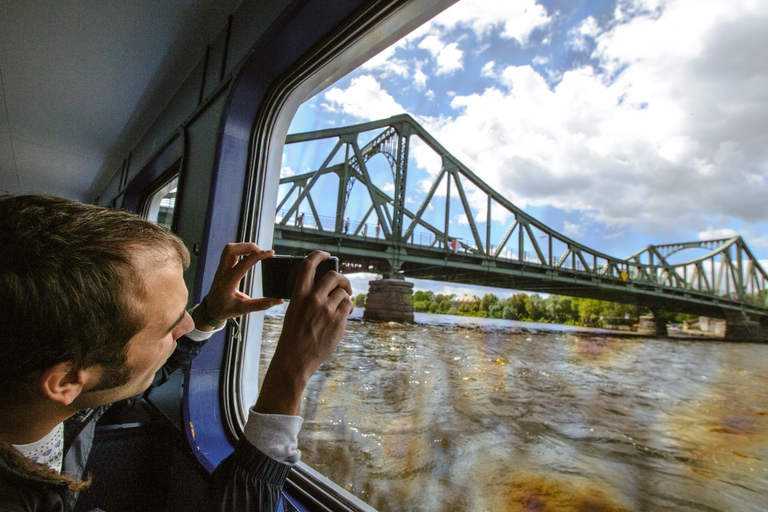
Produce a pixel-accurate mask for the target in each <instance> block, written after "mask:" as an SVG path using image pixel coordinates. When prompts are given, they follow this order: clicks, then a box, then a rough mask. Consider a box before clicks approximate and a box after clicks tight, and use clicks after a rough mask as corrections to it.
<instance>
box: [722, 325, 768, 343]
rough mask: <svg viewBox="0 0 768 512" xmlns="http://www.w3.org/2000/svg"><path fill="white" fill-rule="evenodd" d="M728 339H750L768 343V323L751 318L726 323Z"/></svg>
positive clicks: (754, 341) (749, 340)
mask: <svg viewBox="0 0 768 512" xmlns="http://www.w3.org/2000/svg"><path fill="white" fill-rule="evenodd" d="M725 340H726V341H748V342H753V343H768V324H766V323H761V322H753V321H749V320H740V321H732V320H730V319H729V320H728V321H727V322H726V324H725Z"/></svg>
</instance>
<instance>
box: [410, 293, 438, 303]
mask: <svg viewBox="0 0 768 512" xmlns="http://www.w3.org/2000/svg"><path fill="white" fill-rule="evenodd" d="M433 299H434V293H433V292H413V301H414V302H416V301H425V302H432V300H433Z"/></svg>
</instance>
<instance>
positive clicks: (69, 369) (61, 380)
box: [38, 361, 86, 405]
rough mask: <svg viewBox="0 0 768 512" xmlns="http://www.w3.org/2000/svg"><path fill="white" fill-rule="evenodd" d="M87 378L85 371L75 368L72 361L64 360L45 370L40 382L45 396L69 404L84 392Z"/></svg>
mask: <svg viewBox="0 0 768 512" xmlns="http://www.w3.org/2000/svg"><path fill="white" fill-rule="evenodd" d="M85 380H86V375H85V371H83V370H74V369H73V365H72V362H71V361H63V362H61V363H57V364H55V365H54V366H51V367H50V368H48V369H47V370H45V371H43V373H42V374H41V375H40V380H39V381H38V382H39V383H40V389H41V390H42V392H43V393H44V394H45V396H47V397H48V398H50V399H51V400H53V401H55V402H59V403H61V404H64V405H69V404H71V403H72V401H73V400H74V399H75V398H77V397H78V396H79V395H80V393H81V392H82V390H83V385H84V384H85Z"/></svg>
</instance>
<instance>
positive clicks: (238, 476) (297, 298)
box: [208, 251, 354, 511]
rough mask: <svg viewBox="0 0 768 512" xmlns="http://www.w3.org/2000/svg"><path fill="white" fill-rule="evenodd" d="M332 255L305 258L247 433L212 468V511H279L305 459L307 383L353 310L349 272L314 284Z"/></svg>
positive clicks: (315, 254) (209, 503)
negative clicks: (302, 431) (292, 474)
mask: <svg viewBox="0 0 768 512" xmlns="http://www.w3.org/2000/svg"><path fill="white" fill-rule="evenodd" d="M329 257H330V255H329V254H328V253H326V252H320V251H315V252H313V253H312V254H310V255H309V256H308V257H307V259H306V260H305V261H304V263H303V264H302V268H301V272H300V273H299V276H298V279H297V282H296V288H295V289H294V292H293V296H292V297H291V302H290V304H289V305H288V310H287V311H286V314H285V320H284V322H283V332H282V334H281V335H280V339H279V341H278V344H277V349H276V350H275V355H274V356H273V358H272V361H271V362H270V365H269V368H268V369H267V374H266V376H265V377H264V382H263V384H262V388H261V391H260V392H259V398H258V400H257V402H256V404H255V405H254V406H253V407H252V408H251V410H250V416H249V419H248V422H247V423H246V426H245V432H244V439H241V440H240V442H239V443H238V445H237V447H236V448H235V452H234V453H233V454H232V455H230V456H229V457H227V458H226V459H225V460H224V461H222V463H221V464H220V465H219V467H217V468H216V471H214V474H213V478H212V486H211V493H210V496H209V502H208V509H209V510H231V511H237V510H264V511H266V510H276V509H277V506H278V504H279V502H280V496H281V492H282V487H283V483H284V482H285V478H286V477H287V476H288V471H289V470H290V466H292V465H293V464H295V463H296V462H298V458H299V451H298V450H297V449H296V445H297V436H298V431H299V428H300V427H301V421H302V420H301V418H299V417H298V416H297V415H298V414H299V410H300V404H301V397H302V394H303V392H304V388H305V387H306V385H307V382H308V381H309V378H310V377H311V376H312V374H314V373H315V371H316V370H317V369H318V367H319V366H320V365H321V364H322V363H323V362H324V361H325V360H326V359H328V358H329V357H330V356H331V354H332V353H333V351H334V350H335V349H336V347H337V346H338V344H339V341H340V339H341V336H342V334H343V333H344V329H345V327H346V324H347V317H348V316H349V314H350V313H351V312H352V310H353V308H354V306H353V303H352V300H351V298H350V295H351V294H352V288H351V286H350V284H349V280H348V279H347V278H346V277H344V276H342V275H341V274H339V273H337V272H328V273H327V274H325V275H324V276H323V278H322V279H321V280H320V282H319V283H318V284H317V285H315V284H314V276H315V271H316V268H317V265H318V264H319V263H320V262H321V261H324V260H326V259H328V258H329ZM267 454H269V455H267Z"/></svg>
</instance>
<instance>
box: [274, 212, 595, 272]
mask: <svg viewBox="0 0 768 512" xmlns="http://www.w3.org/2000/svg"><path fill="white" fill-rule="evenodd" d="M287 214H288V209H285V208H283V209H281V210H280V211H279V212H277V215H276V217H275V224H276V225H281V224H283V219H285V216H286V215H287ZM302 215H303V217H302ZM300 217H302V220H301V221H299V218H300ZM284 225H287V226H293V227H295V228H301V229H311V230H318V231H322V232H326V233H329V234H336V233H335V229H333V227H334V226H335V225H336V218H335V217H331V216H327V215H317V216H316V217H315V216H314V215H312V213H311V212H302V211H300V210H297V211H296V212H294V213H293V215H292V218H291V219H289V220H288V221H287V222H286V223H285V224H284ZM363 226H365V230H363ZM363 232H365V235H363V234H362V233H363ZM354 233H357V234H356V235H355V234H354ZM342 234H345V235H348V236H356V237H358V238H368V239H378V240H385V238H384V235H383V233H382V232H381V230H380V231H379V233H378V237H377V234H376V224H374V223H361V222H360V221H358V220H352V219H350V221H349V227H348V229H347V230H346V231H343V232H342ZM436 241H437V237H436V236H435V235H434V233H430V232H427V231H415V230H414V231H412V232H411V233H410V237H409V238H408V240H407V242H406V243H408V244H410V245H417V246H422V247H435V246H436ZM456 241H457V244H456V251H453V250H452V249H444V248H443V249H442V250H443V251H446V252H447V251H451V252H456V253H466V254H473V255H474V254H475V253H474V251H473V249H474V248H473V247H471V246H469V245H467V243H466V240H465V239H463V238H457V239H456ZM490 248H491V250H493V251H495V250H496V249H497V247H496V246H491V247H490ZM498 259H502V260H508V261H521V260H520V258H519V257H518V253H517V252H515V251H513V250H511V249H509V248H506V247H504V248H503V249H502V251H501V252H500V253H499V255H498ZM522 261H524V262H525V263H527V264H531V265H542V263H541V261H540V260H539V257H538V255H537V254H536V253H535V252H534V251H523V259H522ZM561 268H563V269H568V270H577V271H585V269H584V265H582V264H581V262H580V261H578V260H577V261H576V263H575V265H574V264H573V263H572V262H571V261H566V262H564V263H563V265H561Z"/></svg>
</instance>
